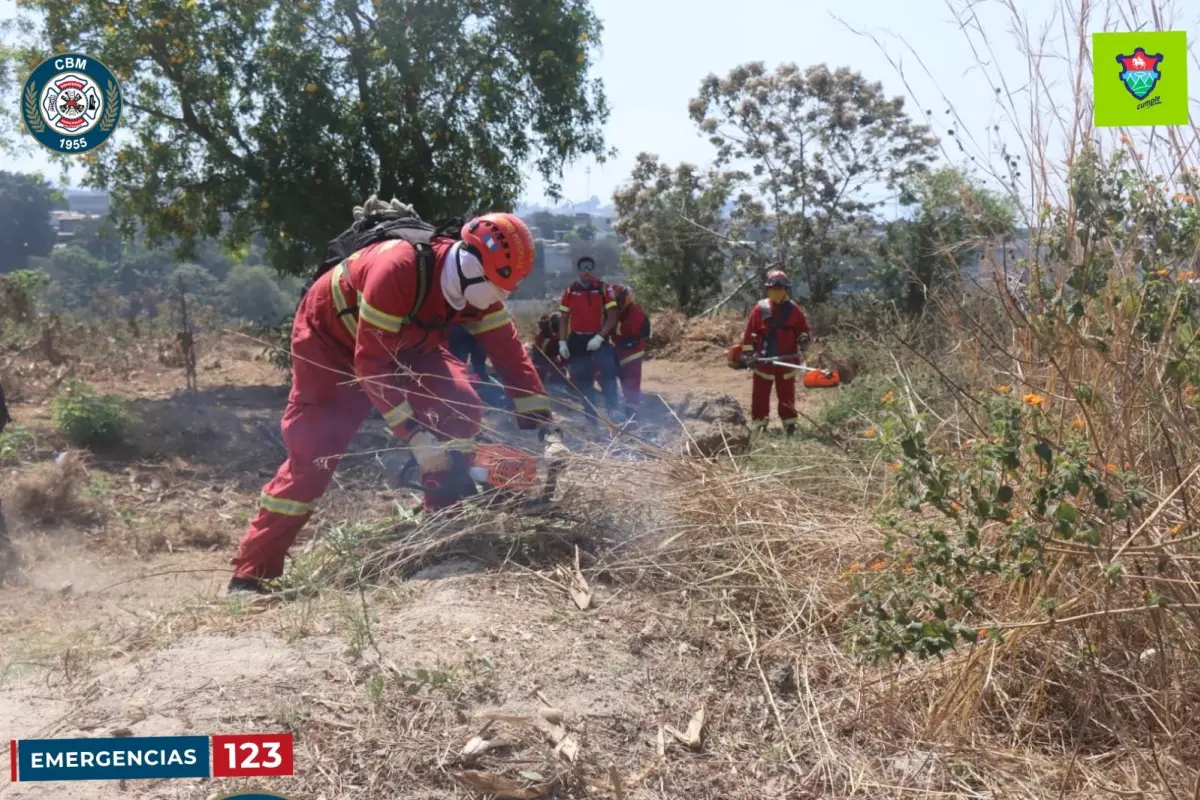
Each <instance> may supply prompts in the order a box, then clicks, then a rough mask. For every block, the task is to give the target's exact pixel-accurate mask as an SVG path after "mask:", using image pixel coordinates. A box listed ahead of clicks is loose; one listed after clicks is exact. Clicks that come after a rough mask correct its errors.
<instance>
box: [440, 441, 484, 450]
mask: <svg viewBox="0 0 1200 800" xmlns="http://www.w3.org/2000/svg"><path fill="white" fill-rule="evenodd" d="M477 446H478V442H476V441H475V440H474V439H447V440H446V441H444V442H442V447H443V448H444V449H446V450H456V451H458V452H464V453H466V452H470V451H472V450H474V449H475V448H476V447H477Z"/></svg>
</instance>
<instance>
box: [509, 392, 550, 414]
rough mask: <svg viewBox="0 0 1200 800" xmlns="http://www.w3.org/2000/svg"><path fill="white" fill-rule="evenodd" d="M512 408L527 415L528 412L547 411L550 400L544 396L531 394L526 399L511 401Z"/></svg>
mask: <svg viewBox="0 0 1200 800" xmlns="http://www.w3.org/2000/svg"><path fill="white" fill-rule="evenodd" d="M513 408H515V409H516V410H517V411H518V412H519V413H522V414H527V413H529V412H530V411H549V410H550V398H549V397H547V396H546V395H544V394H531V395H529V396H528V397H518V398H516V399H515V400H513Z"/></svg>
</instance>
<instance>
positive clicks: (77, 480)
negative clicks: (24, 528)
mask: <svg viewBox="0 0 1200 800" xmlns="http://www.w3.org/2000/svg"><path fill="white" fill-rule="evenodd" d="M87 483H88V470H87V467H86V466H85V464H84V461H83V458H82V456H81V455H80V454H79V453H77V452H69V453H68V454H67V455H66V457H65V458H63V460H62V462H61V463H43V464H37V465H35V466H33V467H32V468H30V469H29V470H28V471H26V472H25V473H24V474H22V476H21V477H20V479H19V480H17V482H16V484H15V485H14V486H13V490H12V504H13V507H14V509H15V511H16V512H17V514H18V515H19V516H21V517H23V518H24V519H27V520H30V521H32V522H35V523H38V524H40V525H61V524H64V523H69V524H74V525H80V526H89V525H94V524H95V523H97V522H99V521H100V520H101V519H102V518H103V509H102V507H101V506H100V504H99V503H97V502H96V501H95V499H93V498H91V497H88V496H87V494H86V493H85V491H84V489H85V487H86V485H87Z"/></svg>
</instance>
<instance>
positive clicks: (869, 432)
mask: <svg viewBox="0 0 1200 800" xmlns="http://www.w3.org/2000/svg"><path fill="white" fill-rule="evenodd" d="M875 434H876V430H875V429H874V428H867V430H866V432H865V433H863V436H865V437H867V438H868V439H874V438H875Z"/></svg>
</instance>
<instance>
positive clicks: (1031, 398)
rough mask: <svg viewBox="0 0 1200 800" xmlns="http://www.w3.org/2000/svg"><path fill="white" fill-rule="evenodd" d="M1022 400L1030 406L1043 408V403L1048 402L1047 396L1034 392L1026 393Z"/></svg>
mask: <svg viewBox="0 0 1200 800" xmlns="http://www.w3.org/2000/svg"><path fill="white" fill-rule="evenodd" d="M1021 400H1022V402H1024V403H1025V405H1027V406H1030V407H1031V408H1041V407H1042V404H1043V403H1045V402H1046V398H1044V397H1042V396H1041V395H1040V394H1035V393H1033V392H1030V393H1029V394H1027V395H1025V396H1024V397H1023V398H1021Z"/></svg>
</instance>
